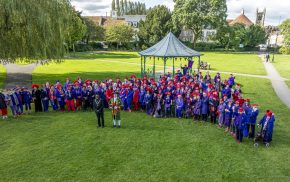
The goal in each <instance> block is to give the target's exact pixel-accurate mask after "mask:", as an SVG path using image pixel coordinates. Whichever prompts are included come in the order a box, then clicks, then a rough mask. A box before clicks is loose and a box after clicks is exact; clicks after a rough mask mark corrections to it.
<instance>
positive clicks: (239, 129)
mask: <svg viewBox="0 0 290 182" xmlns="http://www.w3.org/2000/svg"><path fill="white" fill-rule="evenodd" d="M246 122H247V121H246V114H245V111H244V109H243V108H239V111H238V115H237V116H236V117H235V121H234V124H235V127H236V139H237V142H238V143H239V144H240V143H241V142H242V141H243V132H244V129H245V128H246Z"/></svg>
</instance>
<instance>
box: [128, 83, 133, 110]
mask: <svg viewBox="0 0 290 182" xmlns="http://www.w3.org/2000/svg"><path fill="white" fill-rule="evenodd" d="M133 95H134V91H133V89H132V88H131V87H130V88H128V92H127V106H128V111H129V112H132V109H131V107H132V101H133Z"/></svg>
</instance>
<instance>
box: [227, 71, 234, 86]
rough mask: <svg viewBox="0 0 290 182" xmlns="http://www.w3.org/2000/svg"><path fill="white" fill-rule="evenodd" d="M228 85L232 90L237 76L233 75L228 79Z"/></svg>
mask: <svg viewBox="0 0 290 182" xmlns="http://www.w3.org/2000/svg"><path fill="white" fill-rule="evenodd" d="M228 84H229V87H230V88H232V86H233V85H235V76H233V74H231V75H230V77H229V79H228Z"/></svg>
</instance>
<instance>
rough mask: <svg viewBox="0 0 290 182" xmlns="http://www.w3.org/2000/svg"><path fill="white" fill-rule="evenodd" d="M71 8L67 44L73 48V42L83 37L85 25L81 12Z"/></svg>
mask: <svg viewBox="0 0 290 182" xmlns="http://www.w3.org/2000/svg"><path fill="white" fill-rule="evenodd" d="M71 8H72V12H73V14H72V16H71V22H72V23H71V24H70V26H69V33H68V37H67V40H66V42H67V44H68V45H69V47H70V48H72V49H73V51H74V50H75V43H76V42H77V41H79V40H82V38H83V37H84V35H85V33H86V30H87V27H86V25H85V23H84V21H83V19H82V17H81V12H78V11H76V10H75V9H74V8H73V7H71Z"/></svg>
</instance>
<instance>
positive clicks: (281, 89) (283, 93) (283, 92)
mask: <svg viewBox="0 0 290 182" xmlns="http://www.w3.org/2000/svg"><path fill="white" fill-rule="evenodd" d="M260 58H261V59H262V61H263V64H264V66H265V69H266V71H267V73H268V77H269V79H270V80H271V82H272V86H273V89H274V90H275V92H276V94H277V95H278V97H279V98H280V99H281V101H282V102H283V103H284V104H285V105H286V106H287V107H288V108H290V89H289V88H288V86H287V85H286V83H285V78H282V77H281V76H280V74H279V73H278V71H277V70H276V68H275V67H274V66H273V64H272V63H270V62H268V63H267V62H266V61H264V59H263V56H262V55H260Z"/></svg>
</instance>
